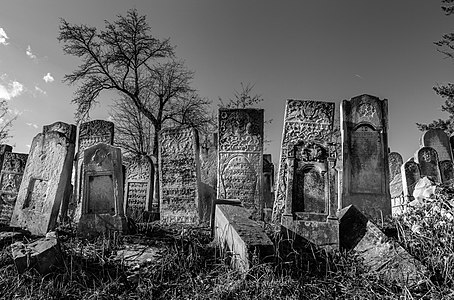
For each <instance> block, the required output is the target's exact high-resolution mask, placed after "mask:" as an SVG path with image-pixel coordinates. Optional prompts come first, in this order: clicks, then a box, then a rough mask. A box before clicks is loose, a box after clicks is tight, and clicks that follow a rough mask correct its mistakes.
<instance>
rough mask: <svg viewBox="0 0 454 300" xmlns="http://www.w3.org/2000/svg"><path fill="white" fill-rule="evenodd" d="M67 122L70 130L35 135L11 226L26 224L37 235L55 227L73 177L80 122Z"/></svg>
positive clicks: (25, 226)
mask: <svg viewBox="0 0 454 300" xmlns="http://www.w3.org/2000/svg"><path fill="white" fill-rule="evenodd" d="M63 124H64V123H63ZM64 126H66V127H67V128H68V129H67V130H66V131H60V130H59V131H46V132H44V133H40V134H38V135H37V136H35V138H34V139H33V142H32V145H31V147H30V153H29V156H28V159H27V164H26V166H25V170H24V175H23V177H22V182H21V185H20V188H19V193H18V194H17V200H16V205H15V206H14V211H13V215H12V217H11V223H10V224H11V226H17V227H22V228H25V229H27V230H29V231H30V232H31V233H32V234H35V235H44V234H46V232H48V231H49V230H51V229H53V228H54V227H55V223H56V221H57V217H58V213H59V210H60V206H61V202H62V199H63V198H64V195H65V191H66V189H67V186H68V181H70V180H71V171H72V162H73V157H74V148H75V145H74V143H75V141H74V137H75V131H76V126H74V125H68V124H64ZM63 132H65V133H63Z"/></svg>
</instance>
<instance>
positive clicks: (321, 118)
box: [273, 99, 335, 222]
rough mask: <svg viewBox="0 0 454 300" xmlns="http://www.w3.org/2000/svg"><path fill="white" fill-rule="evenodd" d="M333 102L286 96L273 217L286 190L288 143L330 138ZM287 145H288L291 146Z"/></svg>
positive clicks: (279, 210) (280, 208) (281, 209)
mask: <svg viewBox="0 0 454 300" xmlns="http://www.w3.org/2000/svg"><path fill="white" fill-rule="evenodd" d="M334 108H335V104H334V103H331V102H322V101H311V100H292V99H290V100H287V103H286V107H285V116H284V125H283V132H282V142H281V154H280V159H279V170H278V175H277V176H278V178H277V180H276V190H275V201H274V205H273V220H275V221H277V222H279V221H280V219H281V215H282V213H283V212H284V209H285V199H286V194H287V173H288V165H287V154H288V151H289V150H292V149H289V145H292V146H294V145H296V144H297V143H299V142H302V141H317V140H318V141H324V140H326V141H330V140H331V136H332V134H333V132H332V130H333V119H334ZM292 146H290V147H292Z"/></svg>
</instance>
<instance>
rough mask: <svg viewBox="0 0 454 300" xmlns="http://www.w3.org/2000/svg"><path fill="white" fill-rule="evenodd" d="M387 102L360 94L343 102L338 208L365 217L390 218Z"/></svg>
mask: <svg viewBox="0 0 454 300" xmlns="http://www.w3.org/2000/svg"><path fill="white" fill-rule="evenodd" d="M387 131H388V100H386V99H385V100H380V99H378V98H377V97H374V96H371V95H361V96H357V97H354V98H352V99H351V100H349V101H348V100H344V101H342V105H341V132H342V155H343V157H342V159H343V164H342V165H343V171H342V177H343V179H342V197H341V207H347V206H349V205H350V204H354V205H355V206H356V207H357V208H358V209H359V210H361V211H362V212H363V213H365V214H366V215H369V216H372V217H376V218H381V217H384V216H389V215H391V196H390V192H389V181H390V180H389V168H388V166H389V164H388V134H387Z"/></svg>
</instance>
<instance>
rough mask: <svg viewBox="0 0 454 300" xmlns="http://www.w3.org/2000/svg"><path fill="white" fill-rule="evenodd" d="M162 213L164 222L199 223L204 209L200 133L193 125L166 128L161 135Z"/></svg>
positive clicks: (205, 213)
mask: <svg viewBox="0 0 454 300" xmlns="http://www.w3.org/2000/svg"><path fill="white" fill-rule="evenodd" d="M159 143H160V145H159V160H160V161H159V180H160V194H161V197H160V198H161V203H160V213H161V214H160V217H161V221H162V222H165V223H188V224H196V223H199V222H200V221H202V218H203V216H205V215H207V214H208V212H204V211H202V207H207V205H201V204H200V201H201V200H202V197H201V188H200V162H199V142H198V134H197V132H196V131H195V130H194V129H190V128H187V129H166V130H162V131H161V132H160V139H159Z"/></svg>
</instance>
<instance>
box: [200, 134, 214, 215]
mask: <svg viewBox="0 0 454 300" xmlns="http://www.w3.org/2000/svg"><path fill="white" fill-rule="evenodd" d="M217 147H218V134H217V132H216V133H213V134H211V135H204V136H203V137H202V143H201V144H200V181H201V189H202V191H201V194H202V201H200V203H199V205H201V206H202V207H201V210H202V212H204V214H205V215H203V217H202V220H204V221H207V220H209V219H210V216H209V215H207V213H208V212H210V211H211V204H212V203H213V201H214V200H215V199H216V187H217V172H218V153H217V149H218V148H217Z"/></svg>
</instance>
